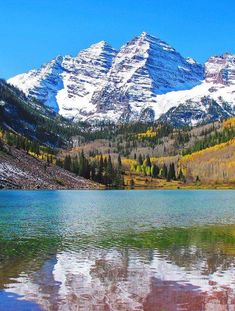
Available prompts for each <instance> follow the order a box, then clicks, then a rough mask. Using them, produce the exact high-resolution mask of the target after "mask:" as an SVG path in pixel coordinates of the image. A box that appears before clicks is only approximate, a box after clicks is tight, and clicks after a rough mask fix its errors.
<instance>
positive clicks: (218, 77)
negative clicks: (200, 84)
mask: <svg viewBox="0 0 235 311" xmlns="http://www.w3.org/2000/svg"><path fill="white" fill-rule="evenodd" d="M205 75H206V82H209V83H210V82H212V83H215V84H218V83H220V84H223V85H235V55H232V54H228V53H227V54H224V55H221V56H214V57H211V58H209V60H208V61H207V63H206V64H205Z"/></svg>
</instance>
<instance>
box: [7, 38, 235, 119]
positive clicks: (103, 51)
mask: <svg viewBox="0 0 235 311" xmlns="http://www.w3.org/2000/svg"><path fill="white" fill-rule="evenodd" d="M8 82H10V83H12V84H13V85H15V86H17V87H19V88H20V89H21V90H23V91H24V92H25V93H26V94H27V95H29V96H32V97H36V98H37V99H39V100H41V101H42V102H43V103H44V104H45V105H47V106H49V107H52V108H53V109H54V110H55V111H56V112H59V113H60V114H61V115H63V116H65V117H68V118H71V119H73V120H75V121H76V120H83V121H91V122H93V121H100V120H102V121H103V120H107V121H112V122H132V121H143V122H152V121H154V120H156V119H158V118H159V117H161V116H163V118H164V115H165V114H166V113H167V112H168V111H169V110H170V109H171V110H170V111H171V114H170V115H171V116H172V118H173V119H174V118H175V116H173V114H172V112H173V111H178V110H177V109H175V108H177V107H178V106H180V107H181V110H182V109H183V108H182V107H184V109H185V115H190V113H191V110H192V109H193V110H194V109H197V107H196V106H198V109H199V110H200V109H203V115H205V116H206V114H207V112H208V110H207V109H209V108H208V107H209V106H208V105H206V106H205V105H204V104H203V98H204V97H207V98H208V99H209V100H210V101H211V102H212V103H213V105H215V103H216V104H218V105H220V106H221V105H222V106H223V105H224V104H225V103H226V107H227V112H228V113H229V114H234V111H235V110H234V102H235V89H234V84H235V55H231V54H224V55H222V56H216V57H211V58H210V59H209V60H208V62H207V63H206V64H205V66H201V65H199V64H197V63H196V62H195V61H194V60H193V59H192V58H183V57H182V56H181V55H180V54H179V53H178V52H177V51H176V50H175V49H174V48H172V47H171V46H170V45H169V44H167V43H165V42H164V41H162V40H160V39H157V38H155V37H152V36H150V35H148V34H147V33H142V34H141V35H140V36H139V37H136V38H134V39H133V40H131V41H130V42H128V43H127V44H126V45H124V46H123V47H122V48H121V49H120V51H119V52H118V51H115V50H114V49H113V48H112V47H110V46H109V45H108V44H107V43H106V42H104V41H102V42H100V43H98V44H94V45H92V46H91V47H90V48H88V49H86V50H83V51H81V52H80V53H79V54H78V55H77V56H76V57H72V56H65V57H61V56H59V57H57V58H55V59H54V60H52V61H51V62H49V63H48V64H46V65H44V66H42V67H41V68H40V69H38V70H32V71H29V72H28V73H26V74H21V75H18V76H16V77H13V78H11V79H10V80H8ZM189 102H191V103H193V104H192V107H190V105H188V103H189ZM222 106H221V107H222ZM215 110H216V111H218V109H217V108H215ZM222 110H223V108H222ZM222 110H221V115H220V114H216V115H217V117H218V118H220V117H223V116H224V113H222ZM182 113H183V110H182ZM167 119H169V115H168V118H167ZM183 119H184V118H183ZM186 119H187V124H188V122H189V123H190V122H191V125H193V124H196V120H199V119H200V120H201V119H202V118H195V119H193V118H192V120H191V121H190V118H186ZM186 119H185V120H186ZM207 119H208V118H207Z"/></svg>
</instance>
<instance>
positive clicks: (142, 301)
mask: <svg viewBox="0 0 235 311" xmlns="http://www.w3.org/2000/svg"><path fill="white" fill-rule="evenodd" d="M2 310H4V311H5V310H6V311H11V310H14V311H15V310H20V311H27V310H66V311H67V310H71V311H73V310H85V311H89V310H95V311H96V310H97V311H101V310H102V311H103V310H105V311H106V310H107V311H108V310H121V311H125V310H128V311H132V310H133V311H134V310H136V311H137V310H138V311H140V310H146V311H153V310H154V311H158V310H159V311H175V310H187V311H197V310H198V311H202V310H211V311H216V310H218V311H223V310H230V311H231V310H235V191H232V190H231V191H230V190H228V191H216V190H212V191H205V190H204V191H199V190H198V191H191V190H190V191H189V190H188V191H183V190H172V191H171V190H169V191H159V190H156V191H155V190H147V191H145V190H143V191H1V192H0V311H2Z"/></svg>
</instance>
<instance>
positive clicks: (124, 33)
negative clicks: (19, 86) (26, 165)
mask: <svg viewBox="0 0 235 311" xmlns="http://www.w3.org/2000/svg"><path fill="white" fill-rule="evenodd" d="M142 31H146V32H148V33H150V34H152V35H154V36H157V37H160V38H161V39H162V40H164V41H166V42H168V43H170V44H171V45H172V46H173V47H174V48H176V49H177V50H178V51H179V52H180V53H181V54H182V55H183V56H192V57H194V58H195V59H196V60H197V61H199V62H204V61H205V60H206V59H207V58H208V57H209V56H211V55H214V54H221V53H223V52H232V53H235V1H234V0H226V1H221V0H213V1H212V0H196V1H194V0H6V1H3V0H2V1H0V40H1V46H0V77H2V78H9V77H11V76H13V75H15V74H17V73H21V72H24V71H26V70H29V69H32V68H35V67H39V66H40V65H41V64H42V63H45V62H47V61H48V60H50V59H51V58H53V57H55V56H56V55H58V54H62V55H65V54H72V55H76V54H77V53H78V52H79V51H80V50H81V49H84V48H86V47H88V46H89V45H91V44H92V43H95V42H98V41H101V40H105V41H108V42H109V43H110V44H111V45H112V46H113V47H115V48H119V47H120V46H121V45H123V44H124V43H126V42H127V41H129V40H130V39H132V38H133V37H134V36H136V35H138V34H140V33H141V32H142Z"/></svg>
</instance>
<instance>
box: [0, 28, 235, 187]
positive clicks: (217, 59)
mask: <svg viewBox="0 0 235 311" xmlns="http://www.w3.org/2000/svg"><path fill="white" fill-rule="evenodd" d="M234 139H235V55H232V54H229V53H225V54H223V55H221V56H212V57H210V58H209V60H208V61H207V62H206V63H205V64H204V65H201V64H198V63H197V62H196V61H195V60H193V59H192V58H184V57H183V56H181V55H180V54H179V53H178V52H177V51H176V50H175V49H174V48H173V47H171V46H170V45H169V44H167V43H166V42H164V41H162V40H160V39H157V38H155V37H153V36H151V35H149V34H147V33H145V32H144V33H142V34H141V35H140V36H138V37H136V38H134V39H133V40H131V41H130V42H128V43H127V44H125V45H124V46H123V47H121V48H120V50H119V51H117V50H115V49H114V48H112V47H111V46H110V45H109V44H107V43H106V42H104V41H101V42H99V43H97V44H94V45H92V46H91V47H89V48H88V49H86V50H83V51H81V52H80V53H79V54H78V55H77V56H76V57H72V56H69V55H66V56H57V57H56V58H54V59H53V60H51V61H50V62H48V63H47V64H44V65H42V66H41V68H39V69H34V70H31V71H29V72H27V73H23V74H19V75H17V76H15V77H12V78H10V79H9V80H8V81H4V80H0V188H23V189H80V188H88V189H91V188H92V189H97V188H98V189H103V188H168V189H169V188H170V189H172V188H173V189H177V188H193V189H194V188H235V140H234Z"/></svg>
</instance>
